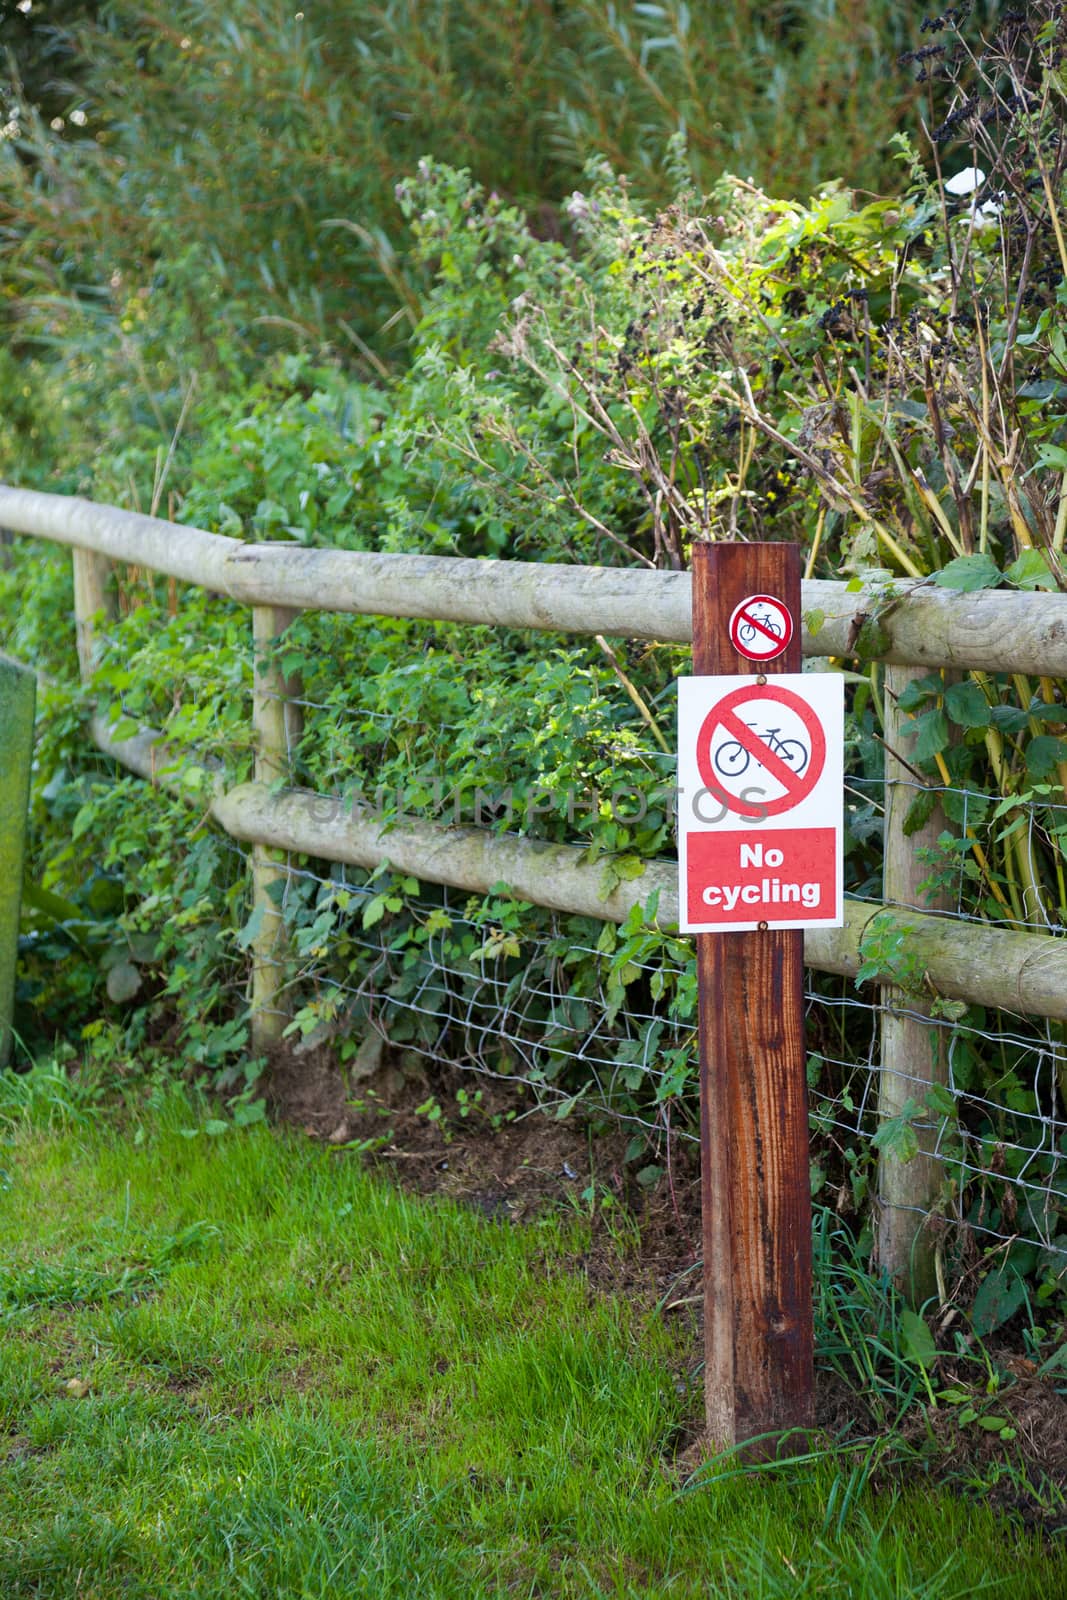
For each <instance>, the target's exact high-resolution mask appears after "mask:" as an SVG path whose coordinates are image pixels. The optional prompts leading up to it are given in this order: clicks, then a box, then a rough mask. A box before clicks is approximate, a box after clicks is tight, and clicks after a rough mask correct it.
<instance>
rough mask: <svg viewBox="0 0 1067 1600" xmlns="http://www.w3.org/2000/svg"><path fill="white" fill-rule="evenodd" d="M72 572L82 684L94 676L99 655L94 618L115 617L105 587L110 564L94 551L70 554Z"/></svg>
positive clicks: (110, 599)
mask: <svg viewBox="0 0 1067 1600" xmlns="http://www.w3.org/2000/svg"><path fill="white" fill-rule="evenodd" d="M71 559H72V566H73V569H74V626H75V629H76V631H77V644H78V666H79V668H80V669H81V678H82V682H83V683H88V682H89V680H90V678H91V677H92V675H93V669H94V667H95V666H96V662H97V658H98V656H99V654H100V650H99V644H98V641H97V638H96V629H95V626H94V619H95V618H96V617H98V616H101V615H103V616H104V617H107V618H111V617H114V615H115V601H114V596H113V595H112V593H111V590H110V588H109V587H108V577H109V576H110V573H111V563H110V561H108V559H107V557H106V556H101V555H97V553H96V551H95V550H79V549H74V550H72V551H71Z"/></svg>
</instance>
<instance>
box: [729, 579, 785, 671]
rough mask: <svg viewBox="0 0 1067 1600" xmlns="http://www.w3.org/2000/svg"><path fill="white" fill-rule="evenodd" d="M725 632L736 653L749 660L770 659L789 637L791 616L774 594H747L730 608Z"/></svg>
mask: <svg viewBox="0 0 1067 1600" xmlns="http://www.w3.org/2000/svg"><path fill="white" fill-rule="evenodd" d="M729 633H730V643H731V644H732V645H733V647H734V649H735V650H736V651H737V653H738V655H741V656H745V657H746V658H747V659H748V660H749V661H773V660H774V658H775V656H780V655H781V653H782V651H783V650H784V649H785V648H786V646H787V645H788V644H789V641H790V640H791V639H792V637H793V617H792V614H791V612H790V610H789V607H788V606H787V605H786V603H785V601H784V600H779V599H778V597H777V595H773V594H750V595H749V597H748V599H747V600H742V601H741V604H740V605H738V606H735V607H734V609H733V612H732V613H731V616H730V622H729Z"/></svg>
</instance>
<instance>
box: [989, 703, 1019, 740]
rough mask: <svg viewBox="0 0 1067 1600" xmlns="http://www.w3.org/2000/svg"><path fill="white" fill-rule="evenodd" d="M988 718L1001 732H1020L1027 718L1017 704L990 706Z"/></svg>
mask: <svg viewBox="0 0 1067 1600" xmlns="http://www.w3.org/2000/svg"><path fill="white" fill-rule="evenodd" d="M989 719H990V721H991V722H992V724H993V726H994V728H999V729H1000V731H1001V733H1022V731H1023V729H1024V728H1025V727H1026V724H1027V721H1028V718H1027V715H1026V712H1025V711H1020V710H1019V707H1018V706H990V708H989Z"/></svg>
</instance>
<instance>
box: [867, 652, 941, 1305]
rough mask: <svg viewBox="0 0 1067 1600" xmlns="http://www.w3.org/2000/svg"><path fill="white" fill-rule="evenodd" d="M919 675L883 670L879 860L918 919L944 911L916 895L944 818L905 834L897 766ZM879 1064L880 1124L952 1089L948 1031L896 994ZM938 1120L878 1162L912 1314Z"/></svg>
mask: <svg viewBox="0 0 1067 1600" xmlns="http://www.w3.org/2000/svg"><path fill="white" fill-rule="evenodd" d="M918 670H919V669H918V668H916V667H894V666H887V667H886V669H885V679H884V685H885V742H886V753H885V853H884V858H883V859H884V865H883V892H882V898H883V900H884V901H885V903H886V904H887V905H891V906H904V907H909V906H910V907H915V908H916V909H921V910H923V911H931V910H950V909H951V907H952V902H951V899H950V898H949V897H948V896H947V895H946V894H945V893H944V892H942V893H940V894H935V895H933V896H929V897H922V896H920V892H919V889H920V885H921V884H922V883H924V882H925V880H926V879H927V878H929V876H930V874H931V872H932V871H933V870H934V869H933V866H932V864H931V862H930V861H929V860H928V859H926V856H925V852H926V851H927V850H930V849H932V848H933V847H935V846H936V844H937V841H938V839H939V837H940V835H941V834H942V832H943V831H944V828H945V815H944V812H943V811H942V809H941V807H940V805H935V807H934V809H933V810H932V811H931V813H930V815H929V817H928V818H927V820H926V821H925V822H924V823H923V825H922V827H920V828H917V829H916V830H915V831H914V832H912V833H907V834H906V833H905V832H904V822H905V819H906V817H907V814H908V808H909V806H910V805H911V802H912V800H913V799H914V797H915V794H916V787H915V782H916V780H915V777H914V774H913V773H910V772H909V771H908V769H907V767H906V766H905V764H904V761H902V760H901V759H900V757H901V756H903V757H904V760H905V761H906V760H907V759H908V758H909V756H910V745H911V741H912V738H913V735H909V734H908V733H906V732H905V731H904V729H905V724H906V722H907V720H908V719H907V717H906V715H905V714H904V713H903V712H902V711H901V710H900V708H899V706H898V703H897V701H898V696H899V695H901V694H902V693H903V691H904V690H905V689H906V688H907V686H908V684H909V683H911V681H912V679H913V678H914V677H915V676H916V675H917V673H918ZM882 1004H883V1006H884V1008H885V1009H884V1010H883V1013H882V1038H881V1045H882V1060H881V1071H880V1073H879V1078H878V1119H879V1124H880V1125H881V1124H884V1123H885V1122H886V1121H887V1120H888V1119H890V1118H893V1117H899V1116H901V1114H902V1113H903V1111H904V1109H905V1107H906V1106H907V1103H908V1101H909V1100H911V1101H915V1102H917V1103H918V1105H919V1106H920V1107H923V1099H924V1096H925V1095H926V1094H927V1092H928V1091H929V1089H930V1088H932V1087H933V1085H935V1084H944V1083H947V1082H948V1059H947V1053H946V1048H945V1037H944V1029H942V1028H939V1027H936V1026H934V1025H932V1023H931V1010H930V1002H929V1001H928V1000H926V999H924V998H923V997H922V995H921V994H915V993H913V992H910V991H905V990H903V989H900V988H894V987H891V986H888V985H887V986H886V987H885V988H884V989H883V991H882ZM936 1123H937V1118H936V1116H935V1115H934V1113H932V1112H930V1111H928V1110H927V1109H926V1108H925V1107H923V1109H922V1112H921V1113H920V1115H919V1120H918V1122H917V1125H916V1129H915V1131H916V1134H917V1136H918V1141H919V1149H918V1152H917V1153H916V1154H915V1155H913V1156H912V1157H911V1159H910V1160H908V1161H903V1160H901V1158H900V1156H899V1155H898V1154H896V1153H895V1152H894V1151H893V1150H892V1149H885V1150H882V1151H880V1152H879V1158H878V1200H879V1215H878V1260H879V1262H880V1263H881V1265H882V1266H883V1267H885V1269H886V1270H887V1271H888V1272H889V1274H890V1276H891V1277H892V1279H893V1281H894V1282H895V1283H896V1285H897V1287H898V1288H899V1289H901V1290H902V1291H903V1293H904V1294H905V1295H906V1296H907V1298H908V1299H909V1300H910V1301H911V1303H912V1304H913V1305H916V1306H918V1305H921V1304H922V1302H923V1301H924V1300H927V1299H929V1297H930V1296H931V1295H932V1294H933V1293H934V1292H935V1290H936V1287H937V1284H936V1273H935V1261H934V1238H933V1235H932V1233H931V1230H930V1229H929V1228H928V1227H927V1226H926V1220H927V1218H926V1215H925V1214H926V1213H928V1212H929V1211H930V1210H931V1208H932V1207H933V1205H934V1203H935V1202H936V1200H937V1196H938V1191H939V1190H940V1187H941V1177H942V1174H941V1168H940V1165H939V1163H938V1162H937V1160H936V1159H935V1158H934V1156H933V1154H932V1151H933V1145H934V1140H935V1138H936Z"/></svg>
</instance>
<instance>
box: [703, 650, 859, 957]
mask: <svg viewBox="0 0 1067 1600" xmlns="http://www.w3.org/2000/svg"><path fill="white" fill-rule="evenodd" d="M844 733H845V698H844V679H843V678H842V677H841V676H840V675H839V674H838V673H832V672H812V673H807V672H783V673H777V674H775V675H774V676H773V677H768V678H765V679H764V680H763V682H762V683H761V682H760V681H759V680H758V679H756V678H754V677H721V678H718V677H716V678H679V680H678V868H679V884H678V911H679V927H680V928H681V930H682V932H683V933H727V932H738V931H746V932H747V931H751V930H753V929H756V928H760V927H768V928H837V927H840V926H841V924H842V922H843V921H844V908H843V889H842V843H843V838H842V835H843V811H844V805H843V799H844V771H843V766H844V754H843V752H844Z"/></svg>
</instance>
